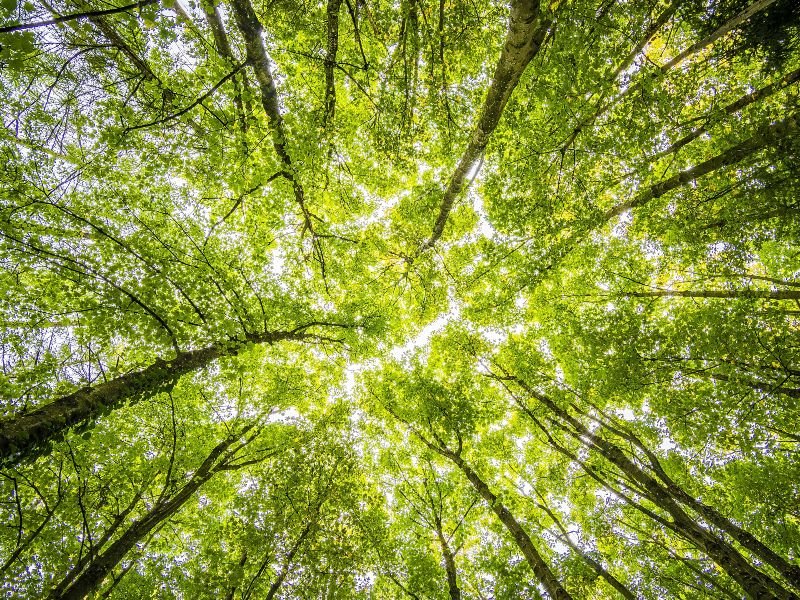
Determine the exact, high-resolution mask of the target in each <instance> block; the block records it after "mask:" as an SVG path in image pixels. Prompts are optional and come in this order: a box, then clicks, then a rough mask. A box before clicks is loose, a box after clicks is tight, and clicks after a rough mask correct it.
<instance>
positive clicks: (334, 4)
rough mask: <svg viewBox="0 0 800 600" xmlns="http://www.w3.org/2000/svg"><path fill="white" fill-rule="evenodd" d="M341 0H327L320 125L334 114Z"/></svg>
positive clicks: (331, 119) (327, 121) (324, 124)
mask: <svg viewBox="0 0 800 600" xmlns="http://www.w3.org/2000/svg"><path fill="white" fill-rule="evenodd" d="M341 6H342V0H328V8H327V15H328V22H327V27H328V50H327V53H326V55H325V100H324V101H323V104H324V111H325V113H324V115H323V117H322V126H323V127H327V125H328V123H331V122H333V119H334V116H335V115H336V80H335V78H334V76H333V75H334V68H335V67H336V53H337V52H338V50H339V8H341Z"/></svg>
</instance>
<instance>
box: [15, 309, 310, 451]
mask: <svg viewBox="0 0 800 600" xmlns="http://www.w3.org/2000/svg"><path fill="white" fill-rule="evenodd" d="M313 325H324V324H322V323H310V324H308V325H303V326H300V327H297V328H295V329H293V330H291V331H272V332H267V333H263V334H248V335H247V338H246V341H240V342H233V343H227V344H212V345H211V346H207V347H206V348H201V349H199V350H191V351H189V352H180V353H179V354H178V355H177V356H176V357H175V358H174V359H172V360H169V361H164V360H161V359H156V362H155V363H153V364H152V365H150V366H148V367H146V368H145V369H142V370H141V371H134V372H133V373H127V374H125V375H120V376H119V377H115V378H114V379H111V380H110V381H107V382H105V383H101V384H98V385H95V386H87V387H84V388H81V389H79V390H77V391H75V392H72V393H71V394H67V395H66V396H62V397H61V398H58V399H56V400H53V401H52V402H50V403H48V404H45V405H43V406H41V407H39V408H37V409H35V410H33V411H31V412H30V413H28V414H24V415H20V416H17V417H12V418H9V419H6V420H4V421H0V464H2V463H7V464H9V463H17V462H20V461H22V460H24V459H28V458H33V457H35V456H36V455H37V454H38V453H39V452H40V451H41V449H42V447H43V446H45V444H46V443H47V442H52V441H56V440H58V439H60V438H61V437H63V436H64V434H65V433H67V431H69V430H70V429H71V428H72V427H74V426H75V425H78V424H80V423H84V422H86V421H93V420H94V419H96V418H97V417H98V416H100V415H101V414H103V413H105V412H107V411H109V410H113V409H115V408H119V407H120V406H122V405H123V404H124V403H125V402H127V401H134V402H135V401H138V400H140V399H142V398H146V397H149V396H152V395H153V394H156V393H158V392H159V391H160V390H163V389H166V388H168V387H169V386H171V385H173V384H174V383H175V381H177V379H178V378H179V377H181V376H182V375H185V374H186V373H189V372H192V371H197V370H198V369H200V368H202V367H205V366H206V365H208V364H210V363H211V362H212V361H214V360H215V359H217V358H219V357H222V356H236V355H237V354H239V353H240V352H241V351H242V350H244V349H245V348H246V347H247V346H248V345H250V344H274V343H275V342H278V341H282V340H307V339H314V338H315V337H317V336H314V335H313V334H309V333H305V330H306V329H308V328H309V327H312V326H313Z"/></svg>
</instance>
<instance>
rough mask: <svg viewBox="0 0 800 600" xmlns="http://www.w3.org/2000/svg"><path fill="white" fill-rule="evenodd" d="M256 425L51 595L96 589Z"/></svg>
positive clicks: (71, 597)
mask: <svg viewBox="0 0 800 600" xmlns="http://www.w3.org/2000/svg"><path fill="white" fill-rule="evenodd" d="M252 426H253V425H250V427H248V428H246V429H245V431H244V432H239V435H236V436H229V437H228V438H227V439H225V440H223V441H222V442H220V443H219V444H217V445H216V446H215V447H214V449H213V450H212V451H211V452H210V453H209V455H208V457H206V459H205V460H204V461H203V464H201V465H200V467H199V468H198V469H197V471H196V472H195V473H194V475H192V478H191V479H190V480H189V481H188V482H187V483H186V484H185V485H184V486H183V487H182V488H181V489H180V490H179V491H178V492H176V493H175V494H174V495H173V496H172V497H171V498H170V499H169V500H166V501H164V502H157V503H156V504H155V506H154V507H153V508H152V509H151V510H150V511H149V512H148V513H147V514H145V515H143V516H142V517H140V518H139V519H137V520H136V521H135V522H134V523H133V524H131V526H130V527H129V528H128V529H127V530H126V531H125V533H123V534H122V535H121V536H120V537H119V538H118V539H117V540H116V541H115V542H114V543H112V544H111V545H110V546H109V547H108V549H107V550H106V551H105V552H103V553H102V554H100V555H99V556H98V557H97V558H95V559H94V560H92V561H91V563H90V564H89V565H88V566H87V567H86V568H85V569H84V571H83V572H82V573H81V574H80V575H79V576H78V577H77V578H74V581H73V583H72V584H70V585H69V586H67V587H66V589H62V586H61V585H59V586H57V587H56V588H55V589H54V590H53V592H52V593H51V594H50V597H49V598H50V600H80V599H81V598H85V597H86V596H87V595H88V594H90V593H91V592H92V591H94V590H96V589H97V588H98V587H99V586H100V584H101V583H102V582H103V580H104V579H105V578H106V576H107V575H108V574H109V573H111V571H112V570H113V569H114V567H116V566H117V565H118V564H119V563H120V562H121V561H122V559H123V558H125V556H126V555H127V554H128V552H130V551H131V550H132V549H133V548H134V547H135V546H136V544H137V543H139V542H140V541H141V540H143V539H144V538H145V536H147V534H148V533H150V532H151V531H152V530H153V529H155V528H156V527H157V526H158V525H160V524H161V523H163V522H164V521H166V520H167V519H169V518H170V517H171V516H172V515H174V514H175V513H176V512H178V511H179V510H180V509H181V507H183V505H184V504H185V503H186V502H187V500H189V499H190V498H191V497H192V495H193V494H194V493H195V492H196V491H197V490H198V489H200V487H201V486H202V485H203V484H204V483H206V482H207V481H208V480H209V479H211V478H212V477H213V476H214V475H215V474H216V473H218V472H219V471H220V470H222V469H223V468H225V467H226V466H227V465H228V463H229V461H230V460H231V459H232V458H233V456H234V455H235V454H236V452H237V451H238V450H239V449H240V448H241V447H242V446H243V445H246V444H247V443H248V442H249V440H248V442H242V443H241V445H240V446H239V447H238V448H235V449H234V450H233V451H229V449H230V447H231V446H232V445H233V444H234V443H235V442H237V441H238V440H239V439H240V436H241V435H242V434H243V433H246V431H247V430H248V429H250V428H252ZM251 439H252V438H251ZM228 468H230V467H228Z"/></svg>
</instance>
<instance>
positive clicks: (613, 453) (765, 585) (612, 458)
mask: <svg viewBox="0 0 800 600" xmlns="http://www.w3.org/2000/svg"><path fill="white" fill-rule="evenodd" d="M510 379H511V380H513V381H515V382H516V383H517V384H518V385H519V386H520V387H521V388H522V389H524V390H525V391H526V392H527V393H528V394H530V395H531V396H532V397H533V398H535V399H536V400H538V401H539V402H540V403H541V404H542V406H544V407H545V408H547V409H548V410H549V411H550V412H551V413H552V414H553V415H555V416H556V418H557V419H558V421H559V422H560V423H561V426H562V427H563V429H564V430H565V431H567V433H569V434H570V435H572V436H573V437H575V438H576V439H578V440H579V441H581V442H582V443H584V444H586V445H587V446H589V447H591V448H593V449H595V450H597V451H598V452H599V453H600V454H601V455H602V456H603V457H605V458H606V459H607V460H608V461H609V462H611V463H612V464H614V465H615V466H617V467H618V468H619V469H620V470H621V471H622V472H623V473H624V474H625V475H626V476H627V477H629V478H630V480H631V481H633V482H636V483H637V484H638V485H640V486H641V487H642V488H643V489H644V490H646V492H647V494H648V495H649V496H650V498H651V500H652V501H653V502H654V503H656V504H657V505H658V506H659V507H660V508H661V509H663V510H665V511H666V512H667V513H668V514H669V515H670V516H671V517H672V519H673V525H674V526H675V530H676V531H678V532H680V533H681V534H682V535H684V536H685V537H686V538H687V539H688V540H690V541H692V543H693V544H695V545H696V546H697V547H698V548H699V549H700V550H702V551H703V552H705V553H706V554H707V555H708V556H709V557H710V558H711V559H712V560H714V562H716V563H717V564H718V565H719V566H720V567H721V568H722V569H723V570H724V571H725V572H726V573H727V574H728V575H729V576H730V577H731V578H732V579H733V580H734V581H736V582H737V583H738V584H739V585H740V586H741V588H742V589H743V590H744V591H745V593H747V594H748V595H749V596H750V597H752V598H758V599H765V600H766V599H772V598H774V599H781V600H798V597H797V595H796V594H794V593H793V592H791V591H789V590H787V589H785V588H783V587H782V586H781V585H780V584H779V583H777V582H776V581H775V580H774V579H772V578H771V577H770V576H768V575H766V574H765V573H762V572H761V571H759V570H758V569H756V568H755V567H753V566H752V565H751V564H750V563H749V562H748V561H747V560H746V559H745V558H744V557H743V556H742V555H741V554H740V553H739V551H738V550H736V548H734V547H733V546H732V545H731V544H730V543H729V542H727V541H725V540H724V539H722V538H721V537H719V536H717V535H716V534H714V533H713V532H711V531H709V530H707V529H705V528H703V527H702V526H701V525H700V524H699V523H698V522H697V521H695V520H694V519H693V518H691V517H690V516H689V515H688V514H687V513H686V511H684V510H683V509H682V508H681V506H680V504H679V501H678V499H676V498H675V497H674V496H673V495H672V494H671V493H670V491H669V490H668V489H667V488H666V487H664V486H663V485H661V484H660V483H659V482H658V481H656V479H654V478H653V477H651V476H650V475H648V474H647V473H645V472H644V471H643V470H642V469H641V468H640V467H639V466H638V465H636V464H635V463H634V462H633V461H632V460H631V459H630V458H628V456H626V454H625V453H624V452H623V451H622V450H621V449H620V448H619V447H617V446H616V445H614V444H612V443H611V442H609V441H607V440H605V439H603V438H601V437H599V436H598V435H596V434H595V433H592V432H591V431H590V430H589V429H588V428H586V427H585V426H584V425H583V424H582V423H581V422H580V421H578V420H577V419H576V418H574V417H572V416H571V415H570V414H569V413H567V411H566V410H564V409H562V408H561V407H559V406H558V405H557V404H556V403H555V402H553V401H552V400H551V399H550V398H548V397H547V396H545V395H544V394H541V393H539V392H537V391H536V390H534V389H533V388H531V387H530V386H529V385H527V384H526V383H525V382H524V381H522V380H521V379H519V378H517V377H510ZM515 401H516V402H517V404H518V405H519V406H520V408H522V410H523V412H525V413H526V414H528V415H529V416H530V415H531V412H530V409H529V408H528V407H527V406H525V405H524V404H523V403H522V402H521V401H519V400H518V399H515Z"/></svg>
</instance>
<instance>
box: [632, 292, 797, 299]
mask: <svg viewBox="0 0 800 600" xmlns="http://www.w3.org/2000/svg"><path fill="white" fill-rule="evenodd" d="M623 295H625V296H633V297H634V298H732V299H735V298H763V299H765V300H800V290H777V291H773V290H648V291H646V292H624V294H623Z"/></svg>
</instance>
